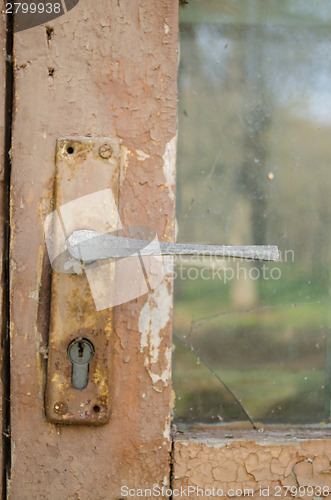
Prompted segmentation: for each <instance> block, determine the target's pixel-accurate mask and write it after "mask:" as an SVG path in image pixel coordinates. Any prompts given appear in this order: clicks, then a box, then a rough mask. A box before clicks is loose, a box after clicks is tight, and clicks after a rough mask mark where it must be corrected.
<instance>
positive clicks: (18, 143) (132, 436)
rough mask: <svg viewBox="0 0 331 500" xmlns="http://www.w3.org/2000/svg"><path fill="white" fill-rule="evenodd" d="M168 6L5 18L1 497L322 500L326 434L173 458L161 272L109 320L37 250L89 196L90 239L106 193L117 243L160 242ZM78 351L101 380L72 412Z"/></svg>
mask: <svg viewBox="0 0 331 500" xmlns="http://www.w3.org/2000/svg"><path fill="white" fill-rule="evenodd" d="M177 3H178V2H177V1H176V0H165V1H162V2H158V3H153V2H148V1H147V0H142V1H139V2H132V1H129V0H116V1H106V0H100V1H99V2H98V3H96V2H91V1H89V0H80V1H69V0H67V1H64V2H61V3H58V2H49V3H48V4H47V2H42V3H41V2H40V3H37V4H34V3H33V2H28V3H27V4H26V5H24V7H23V4H22V5H20V7H19V8H18V7H17V5H16V7H15V5H14V4H13V5H12V6H11V5H9V6H6V9H7V10H8V14H7V21H6V19H5V18H4V17H2V24H1V25H0V33H1V43H2V49H4V48H5V45H6V46H7V50H6V51H5V50H2V52H1V54H2V56H1V57H2V59H1V63H0V64H1V68H2V71H1V78H2V81H3V85H2V95H1V98H0V102H1V105H2V113H3V116H5V117H6V120H5V126H6V127H5V130H3V133H2V139H1V140H2V141H3V140H5V143H4V144H3V145H2V151H3V156H2V160H1V161H2V166H3V167H4V168H3V170H2V171H3V174H2V175H3V177H2V179H3V180H4V181H5V182H4V184H3V191H2V194H1V195H2V196H4V203H3V206H2V211H1V214H2V217H3V218H4V223H3V224H2V228H3V230H4V235H3V241H4V245H3V249H4V260H3V261H4V262H5V263H6V262H7V260H6V259H7V257H8V256H9V257H10V268H9V267H8V266H7V265H5V266H4V269H3V287H4V291H3V297H4V301H3V303H4V307H3V311H2V315H3V316H2V317H3V321H2V324H3V341H2V346H3V350H4V353H3V358H4V362H3V375H4V376H3V387H2V391H3V398H2V402H3V409H2V414H3V418H2V423H3V425H4V429H3V436H4V439H3V453H2V456H3V459H4V463H3V469H4V470H5V477H4V482H3V487H4V491H3V498H11V499H14V500H16V499H17V500H21V499H22V500H24V499H31V498H34V497H35V498H40V499H43V498H47V499H58V498H66V499H76V498H77V499H90V498H95V499H107V500H108V499H117V500H119V499H121V498H126V497H130V498H139V497H144V496H145V497H148V496H149V497H151V496H153V495H154V496H156V497H157V496H158V497H159V498H160V497H161V498H162V497H163V498H167V497H171V496H173V497H174V498H176V497H177V498H178V497H179V498H180V497H182V498H185V497H187V496H188V495H189V496H190V497H191V498H199V497H201V496H202V494H205V495H209V496H216V497H217V496H219V497H225V498H226V497H234V498H236V497H241V496H252V495H251V491H252V489H253V496H256V497H261V496H269V497H271V498H279V497H280V498H282V497H289V496H297V497H305V496H306V497H307V498H308V497H310V498H311V497H312V496H315V498H320V497H327V496H330V495H329V489H330V487H331V486H330V479H329V477H330V470H329V467H330V458H331V445H330V440H329V439H327V432H325V431H321V430H320V431H314V432H313V431H311V432H310V433H309V434H307V432H306V431H305V432H304V433H301V434H300V433H297V434H296V435H293V434H291V435H290V436H289V435H287V431H285V432H275V431H274V432H270V433H267V432H264V433H258V432H257V431H256V430H254V431H252V432H238V433H234V432H233V431H231V433H230V434H231V436H230V434H229V430H228V429H225V430H224V429H217V430H213V431H212V432H210V431H199V432H197V431H196V430H191V431H190V432H188V433H186V434H185V433H184V434H183V433H178V434H177V435H175V436H174V438H173V443H172V441H171V435H170V410H171V404H172V403H171V401H172V397H171V386H170V361H171V351H172V346H171V310H172V276H171V268H170V272H169V273H168V274H167V271H169V269H167V268H166V266H165V269H164V270H163V271H164V273H163V274H164V276H163V274H162V276H163V279H162V280H161V281H160V282H159V283H158V284H155V283H154V284H155V286H154V285H153V282H152V278H153V276H154V277H155V276H156V277H158V276H159V270H158V269H159V268H158V267H156V268H155V267H154V268H153V266H151V267H152V268H153V269H154V270H153V269H150V268H149V267H148V266H147V265H146V266H142V267H144V269H145V274H144V278H145V280H146V286H147V289H148V285H149V289H148V290H147V291H148V293H146V290H145V289H143V293H142V295H139V293H136V292H135V291H134V292H132V290H131V292H132V293H131V295H130V297H129V298H130V300H124V299H125V297H124V298H123V299H122V301H121V303H119V302H120V301H118V302H117V305H116V307H114V308H111V307H108V308H107V307H103V306H102V304H101V302H102V300H101V299H103V298H104V297H101V299H100V297H99V296H98V293H97V292H98V290H99V288H102V286H100V281H99V280H102V278H103V276H101V277H100V276H98V278H97V279H96V281H95V280H94V279H91V274H90V273H91V272H93V269H94V268H93V264H92V268H85V269H84V270H82V271H83V272H82V273H79V272H78V273H76V269H75V268H71V267H70V266H69V268H68V267H67V268H66V269H62V268H61V269H59V268H58V267H57V266H56V265H55V264H54V262H53V258H52V257H54V255H52V246H51V247H49V246H47V243H49V233H48V232H47V231H48V228H49V226H47V222H46V227H45V221H47V217H48V216H49V215H50V214H53V213H54V212H55V214H58V213H61V216H62V223H63V221H64V229H65V230H66V231H67V230H68V228H67V226H66V224H67V223H68V221H67V220H66V219H65V217H64V216H63V214H64V213H65V212H64V208H63V207H64V205H67V204H69V203H70V202H75V203H76V202H77V200H80V199H81V198H83V197H85V196H92V198H89V199H87V198H84V200H83V201H82V202H79V203H78V205H79V209H77V210H76V209H74V210H73V211H72V212H70V221H69V222H70V224H71V226H70V224H69V226H70V227H71V231H72V230H73V231H76V230H84V229H87V230H93V229H94V226H93V224H94V223H95V224H98V221H96V217H95V216H94V215H93V214H94V210H96V213H97V214H98V216H99V218H100V220H101V222H104V215H105V214H108V215H109V211H107V210H104V213H102V210H101V209H100V205H99V202H100V200H101V207H102V206H105V207H107V209H109V205H107V203H108V204H109V203H110V202H109V198H105V199H104V198H103V197H102V196H103V195H100V194H99V195H98V196H97V198H93V195H94V194H95V193H101V192H105V191H107V193H109V189H111V190H112V193H113V195H114V200H115V201H116V204H117V209H118V216H119V219H120V221H121V225H122V226H123V227H124V228H127V231H129V228H134V227H136V226H140V227H142V226H143V227H147V228H152V229H153V230H154V231H156V232H157V234H158V238H159V240H164V241H171V240H173V238H174V200H175V187H174V179H175V151H176V144H175V141H176V139H175V137H176V127H177V123H176V121H177V79H176V74H177V59H178V53H177V24H178V21H177ZM47 5H48V6H47ZM45 10H46V12H45ZM15 11H17V12H16V14H15ZM12 12H14V14H12ZM36 13H38V15H40V16H44V17H39V18H38V22H35V21H34V20H35V19H36V17H35V14H36ZM60 14H61V15H60ZM15 15H16V31H15V30H14V33H13V37H12V36H11V32H12V31H13V17H12V16H14V17H15ZM24 16H29V17H24ZM5 22H7V33H6V40H5V31H6V30H5ZM29 23H30V24H29ZM5 53H6V54H7V57H6V58H5ZM6 60H7V73H5V62H6ZM12 77H13V81H12ZM4 84H6V89H5V87H4ZM5 94H6V95H7V99H5ZM11 118H12V120H11ZM196 121H197V120H196ZM108 169H109V170H108ZM108 172H109V173H108ZM9 186H10V198H9ZM91 200H93V202H91ZM114 200H113V201H114ZM102 203H104V205H102ZM72 206H74V207H75V206H76V205H71V207H72ZM96 207H97V209H96ZM66 208H68V207H66ZM112 208H114V207H113V206H112ZM89 212H91V214H92V215H91V214H90V213H89ZM82 214H83V215H84V217H83V216H82ZM9 216H10V220H9ZM113 216H114V214H112V217H113ZM55 217H56V216H55ZM115 218H117V213H115ZM57 220H58V219H56V221H57ZM91 221H92V222H91ZM108 222H109V224H111V221H109V220H108ZM52 223H53V221H52ZM92 223H93V224H92ZM54 224H56V222H55V223H54ZM9 229H10V231H9ZM62 229H63V228H62ZM96 230H98V228H97V227H96ZM9 232H10V234H9ZM129 233H130V231H129V232H127V233H126V234H125V235H126V236H128V235H130V234H129ZM69 234H70V233H69ZM69 234H66V235H67V236H69ZM9 236H10V238H9ZM217 240H218V239H217ZM217 240H216V241H214V242H218V241H217ZM220 243H223V242H220ZM243 243H246V242H243ZM276 243H277V242H276ZM50 248H51V250H50ZM65 264H66V262H65ZM154 264H155V263H154ZM91 269H92V271H91ZM130 269H131V268H130ZM146 269H147V270H146ZM63 270H66V271H69V272H67V273H64V272H62V271H63ZM149 272H150V274H149ZM130 279H132V276H131V274H129V276H127V280H128V282H129V283H131V282H130ZM133 281H134V280H133ZM156 281H157V280H156ZM101 283H103V282H102V281H101ZM125 285H127V282H125ZM129 288H130V287H129ZM93 290H94V292H95V293H94V292H93ZM127 291H128V289H127V288H126V292H127ZM111 297H113V296H111ZM107 298H108V299H109V296H108V297H107ZM127 298H128V297H127ZM98 300H101V302H98ZM9 304H10V307H9ZM97 304H99V305H98V307H97ZM95 325H97V327H96V326H95ZM71 330H72V331H71ZM8 334H9V335H10V343H9V342H8V339H9V336H8ZM90 335H91V336H92V337H91V338H92V340H93V344H94V349H95V352H94V358H93V360H92V359H91V363H90V371H89V372H88V377H91V374H92V373H93V374H94V375H95V374H96V373H97V369H98V370H99V378H98V376H95V377H94V379H93V381H92V380H91V379H88V384H89V385H88V386H87V388H86V390H89V388H90V387H91V386H92V385H93V384H94V385H93V388H94V387H96V390H97V391H99V392H97V393H94V392H91V394H92V396H91V397H90V399H86V398H82V399H80V395H81V394H83V393H84V391H85V387H84V388H83V389H81V388H76V391H77V392H74V391H73V389H72V387H70V388H69V389H68V385H66V383H62V384H61V383H59V380H64V379H65V380H66V381H68V376H70V373H71V372H70V370H71V369H72V370H73V365H74V362H73V361H70V359H69V358H68V352H67V347H68V346H69V345H70V342H71V341H72V340H75V339H76V340H77V338H78V339H79V340H80V342H83V343H82V344H81V345H79V344H78V347H79V349H80V350H83V351H84V349H85V347H84V346H85V345H88V344H84V342H85V340H89V336H90ZM63 339H64V340H63ZM103 343H104V344H105V346H106V347H105V349H104V350H102V344H103ZM84 352H85V351H84ZM78 353H79V351H78ZM97 361H98V362H99V365H98V367H97ZM101 361H102V362H101ZM103 363H104V364H103ZM71 365H72V366H71ZM72 373H73V372H72ZM50 374H52V376H50ZM61 377H64V378H63V379H62V378H61ZM79 380H80V381H81V379H80V378H79ZM100 380H102V382H103V384H106V385H102V384H100V383H99V384H98V381H100ZM46 382H47V384H46ZM92 382H93V384H92ZM80 383H81V382H77V384H80ZM83 385H84V383H82V386H83ZM101 385H102V391H103V392H102V394H101V396H102V397H103V399H102V397H101V396H100V386H101ZM93 390H94V389H93ZM59 394H60V395H61V398H57V399H56V398H55V396H57V395H59ZM73 394H74V396H75V397H73ZM77 394H78V397H77ZM84 394H85V393H84ZM95 394H97V395H98V397H99V396H100V398H99V399H93V398H94V395H95ZM52 398H55V399H52ZM73 400H74V405H76V406H75V411H76V413H74V410H72V407H71V404H72V401H73ZM103 404H104V405H105V407H103V406H102V405H103ZM80 405H82V406H80ZM79 408H83V410H84V411H81V412H79ZM73 415H74V416H73ZM75 416H76V417H75ZM8 437H10V441H9V439H8ZM154 485H156V488H155V489H154V492H153V487H154ZM288 486H293V487H294V488H296V489H295V490H293V491H290V490H288V489H286V488H287V487H288ZM299 486H302V487H303V489H301V490H299ZM308 486H310V487H313V489H308ZM189 487H190V489H189V490H188V488H189ZM269 487H270V489H268V488H269ZM162 488H163V489H162ZM198 488H200V490H199V489H198ZM318 488H320V489H321V490H319V489H318ZM323 488H324V489H323ZM201 489H202V490H204V491H203V493H202V492H201ZM145 490H146V491H145ZM217 490H219V491H217Z"/></svg>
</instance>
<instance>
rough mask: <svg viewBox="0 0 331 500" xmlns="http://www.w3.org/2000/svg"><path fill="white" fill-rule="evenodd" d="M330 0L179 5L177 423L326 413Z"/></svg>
mask: <svg viewBox="0 0 331 500" xmlns="http://www.w3.org/2000/svg"><path fill="white" fill-rule="evenodd" d="M330 25H331V4H330V2H329V1H327V0H323V1H322V0H321V1H320V2H318V8H317V4H316V3H315V2H311V0H300V1H299V0H298V1H293V0H277V1H276V0H275V1H271V0H270V1H266V0H261V1H259V0H256V1H252V0H247V1H245V2H243V1H242V0H237V1H233V0H232V1H228V0H225V1H222V2H219V1H218V0H201V1H199V0H189V3H188V4H183V5H182V6H181V7H180V70H179V141H178V163H177V222H178V237H177V241H179V242H197V243H215V244H234V245H239V244H240V245H244V244H275V245H278V246H279V248H280V251H281V261H280V262H279V263H275V262H273V263H267V262H265V263H263V262H257V261H250V262H244V261H239V260H237V261H233V260H224V259H220V258H215V257H212V258H206V257H205V258H200V259H198V258H197V257H194V258H191V259H189V258H187V257H186V258H185V259H184V258H181V259H178V261H177V265H176V273H177V278H176V280H175V314H174V345H175V349H174V390H175V393H176V405H175V411H174V414H175V422H177V424H178V425H189V424H198V423H207V424H219V423H223V422H234V421H240V422H248V423H249V425H253V422H257V424H256V425H257V426H258V425H259V424H258V423H263V424H297V425H300V424H301V425H303V424H304V425H317V424H319V423H321V422H323V423H329V422H330V398H329V395H330V375H331V347H330V346H331V344H330V314H329V298H330V273H329V269H330V264H331V262H330V257H331V245H330V235H331V234H330V222H331V196H330V185H331V169H330V158H331V141H330V137H331V30H330Z"/></svg>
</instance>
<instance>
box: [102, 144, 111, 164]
mask: <svg viewBox="0 0 331 500" xmlns="http://www.w3.org/2000/svg"><path fill="white" fill-rule="evenodd" d="M112 154H113V148H112V147H111V146H109V144H104V145H103V146H101V147H100V149H99V155H100V156H101V158H104V159H105V160H108V159H109V158H110V157H111V155H112Z"/></svg>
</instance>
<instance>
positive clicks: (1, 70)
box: [0, 13, 6, 496]
mask: <svg viewBox="0 0 331 500" xmlns="http://www.w3.org/2000/svg"><path fill="white" fill-rule="evenodd" d="M5 106H6V17H5V14H3V13H1V14H0V115H1V120H0V241H1V245H0V276H1V279H0V317H1V321H0V324H1V326H2V336H4V335H6V331H5V330H6V320H5V318H4V316H3V315H4V310H3V306H4V304H3V291H4V290H3V285H4V275H3V272H4V267H3V256H4V251H5V245H6V242H5V241H4V224H5V206H4V195H5V185H4V177H5V172H4V168H5V158H6V152H5V147H6V145H5V142H6V141H5V133H6V127H5V125H6V111H5ZM3 342H4V338H3V337H2V341H1V344H0V370H1V373H2V377H1V378H0V433H1V441H0V467H1V469H0V470H1V471H2V470H3V449H2V444H3V439H2V436H3V427H2V424H3V386H2V381H3V377H4V376H5V375H6V374H5V373H3ZM2 488H3V484H2V480H1V483H0V496H2Z"/></svg>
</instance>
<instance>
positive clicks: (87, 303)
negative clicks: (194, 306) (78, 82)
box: [45, 137, 121, 424]
mask: <svg viewBox="0 0 331 500" xmlns="http://www.w3.org/2000/svg"><path fill="white" fill-rule="evenodd" d="M120 164H121V143H120V140H119V139H117V138H104V137H102V138H88V137H69V138H60V139H58V141H57V144H56V180H55V196H54V211H53V213H52V214H50V215H49V216H48V217H47V219H46V221H45V235H46V242H47V248H48V253H49V257H50V261H51V264H52V289H51V318H50V332H49V355H48V369H47V383H46V394H45V407H46V416H47V419H48V420H49V421H50V422H53V423H63V424H102V423H105V422H107V421H108V419H109V416H110V406H111V393H110V390H111V381H110V369H111V334H112V329H113V313H112V309H111V308H107V309H102V310H100V308H99V310H98V308H97V307H96V298H95V297H93V294H92V292H91V288H90V286H89V281H88V276H89V274H88V273H89V272H90V273H91V272H93V271H88V269H86V270H87V273H86V272H85V269H84V268H83V267H82V266H81V264H80V263H79V261H75V260H72V259H71V258H70V256H69V254H68V252H67V251H66V246H65V242H66V240H67V238H68V237H69V236H70V235H71V234H72V233H73V232H74V231H77V230H79V229H91V230H97V231H101V232H110V231H114V230H116V229H118V227H119V219H118V213H117V208H116V205H117V198H118V181H119V172H120ZM94 265H95V264H94ZM112 272H113V271H112V268H109V280H106V282H107V283H108V285H107V286H109V287H111V286H112V282H113V281H114V276H113V275H112ZM92 277H93V276H92ZM90 278H91V276H89V279H90ZM96 279H97V278H96ZM104 283H105V280H103V282H102V283H101V284H100V286H101V287H102V286H104ZM93 285H94V287H95V289H96V288H97V285H98V283H97V282H94V283H93ZM75 339H87V340H89V341H90V342H91V343H92V344H93V347H94V356H93V359H92V360H91V361H90V363H89V365H88V382H87V385H86V387H85V388H83V389H76V388H75V387H74V386H73V382H72V366H73V365H72V362H71V361H70V359H69V357H68V352H67V349H68V346H69V344H70V343H71V342H72V341H73V340H75Z"/></svg>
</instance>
